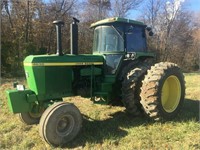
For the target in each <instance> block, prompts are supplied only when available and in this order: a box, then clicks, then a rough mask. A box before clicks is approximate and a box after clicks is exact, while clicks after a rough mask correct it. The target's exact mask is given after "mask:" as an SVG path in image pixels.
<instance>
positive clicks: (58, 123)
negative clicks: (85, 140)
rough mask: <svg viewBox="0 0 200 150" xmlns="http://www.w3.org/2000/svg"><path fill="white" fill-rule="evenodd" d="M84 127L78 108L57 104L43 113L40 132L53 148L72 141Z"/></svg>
mask: <svg viewBox="0 0 200 150" xmlns="http://www.w3.org/2000/svg"><path fill="white" fill-rule="evenodd" d="M81 127H82V116H81V113H80V111H79V110H78V108H77V107H76V106H75V105H73V104H70V103H65V102H57V103H55V104H53V105H51V106H50V107H49V108H47V110H46V111H45V112H44V113H43V115H42V117H41V119H40V124H39V132H40V135H41V136H42V137H43V138H44V140H45V141H46V142H47V143H49V144H51V145H53V146H63V145H65V144H67V143H68V142H69V141H72V140H73V139H74V138H75V137H76V136H77V134H78V133H79V131H80V129H81Z"/></svg>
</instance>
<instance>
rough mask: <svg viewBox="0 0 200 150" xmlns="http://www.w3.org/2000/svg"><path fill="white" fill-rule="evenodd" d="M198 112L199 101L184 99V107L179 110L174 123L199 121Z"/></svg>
mask: <svg viewBox="0 0 200 150" xmlns="http://www.w3.org/2000/svg"><path fill="white" fill-rule="evenodd" d="M199 110H200V101H199V100H191V99H185V101H184V105H183V107H182V109H181V112H180V113H179V115H178V116H177V118H176V119H175V120H174V121H178V122H186V121H190V120H193V121H199V119H200V118H199V117H200V116H199V115H200V114H199Z"/></svg>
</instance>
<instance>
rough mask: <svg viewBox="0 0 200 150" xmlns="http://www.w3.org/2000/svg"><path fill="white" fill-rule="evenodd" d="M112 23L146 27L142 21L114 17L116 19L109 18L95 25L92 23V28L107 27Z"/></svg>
mask: <svg viewBox="0 0 200 150" xmlns="http://www.w3.org/2000/svg"><path fill="white" fill-rule="evenodd" d="M110 23H131V24H136V25H143V26H144V25H145V24H144V23H142V22H140V21H135V20H131V19H125V18H119V17H114V18H108V19H104V20H100V21H97V22H95V23H92V24H91V26H90V28H94V27H96V26H100V25H106V24H110Z"/></svg>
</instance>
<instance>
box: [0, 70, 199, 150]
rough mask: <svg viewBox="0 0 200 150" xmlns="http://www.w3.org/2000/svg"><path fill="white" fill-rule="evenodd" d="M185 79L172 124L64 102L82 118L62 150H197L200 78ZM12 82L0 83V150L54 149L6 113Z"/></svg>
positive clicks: (114, 109)
mask: <svg viewBox="0 0 200 150" xmlns="http://www.w3.org/2000/svg"><path fill="white" fill-rule="evenodd" d="M185 76H186V78H185V80H186V87H187V89H186V93H187V94H186V101H185V104H184V107H183V109H182V112H181V113H180V115H178V116H177V118H174V120H173V121H171V122H163V123H154V122H151V121H149V120H148V119H147V118H145V117H138V118H134V117H131V116H127V115H126V114H125V113H124V108H122V107H112V106H105V105H94V104H92V103H91V101H90V100H89V99H84V98H81V97H73V98H72V97H71V98H65V99H64V100H65V101H69V102H73V103H75V105H76V106H78V108H79V109H80V110H81V113H82V114H83V116H84V121H83V128H82V130H81V133H80V134H79V136H78V137H77V138H76V139H75V140H74V141H73V142H71V143H69V145H68V146H67V147H66V148H65V149H95V150H98V149H106V150H107V149H122V150H123V149H124V150H125V149H126V150H127V149H130V150H132V149H200V144H199V143H200V142H199V141H200V133H199V131H200V125H199V122H198V120H199V100H200V83H199V79H200V74H197V73H195V74H185ZM18 80H19V82H24V80H23V79H18ZM13 81H14V80H13V79H10V80H8V79H7V80H5V79H3V80H2V85H1V87H0V114H1V115H0V149H16V150H18V149H22V150H23V149H33V150H38V149H54V148H53V147H50V146H49V145H48V144H46V143H45V142H44V141H43V140H42V139H41V138H40V136H39V133H38V125H34V126H26V125H24V124H23V123H21V122H20V121H19V119H18V117H17V115H13V114H11V113H10V112H9V110H8V107H7V101H6V96H5V90H7V89H9V88H11V87H12V82H13ZM57 149H59V148H57Z"/></svg>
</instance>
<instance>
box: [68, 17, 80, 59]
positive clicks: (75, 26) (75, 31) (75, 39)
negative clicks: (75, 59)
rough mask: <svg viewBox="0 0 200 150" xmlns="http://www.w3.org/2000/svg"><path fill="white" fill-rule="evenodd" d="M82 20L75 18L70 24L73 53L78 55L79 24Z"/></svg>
mask: <svg viewBox="0 0 200 150" xmlns="http://www.w3.org/2000/svg"><path fill="white" fill-rule="evenodd" d="M79 22H80V21H79V20H78V19H76V18H73V22H72V23H71V24H70V32H71V38H70V39H71V54H75V55H78V24H77V23H79Z"/></svg>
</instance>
